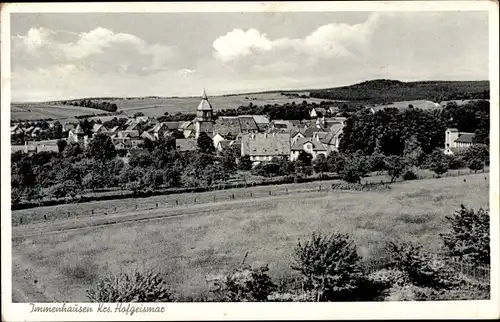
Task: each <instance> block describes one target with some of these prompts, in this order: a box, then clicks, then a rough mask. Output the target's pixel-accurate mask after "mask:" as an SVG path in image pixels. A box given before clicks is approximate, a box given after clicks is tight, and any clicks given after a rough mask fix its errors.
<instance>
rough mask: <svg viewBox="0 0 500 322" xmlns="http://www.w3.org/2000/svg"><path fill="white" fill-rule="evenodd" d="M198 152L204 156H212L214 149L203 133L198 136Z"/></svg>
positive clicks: (212, 142) (211, 142) (210, 139)
mask: <svg viewBox="0 0 500 322" xmlns="http://www.w3.org/2000/svg"><path fill="white" fill-rule="evenodd" d="M197 143H198V151H200V152H201V153H205V154H214V153H215V147H214V141H213V140H212V138H210V137H209V136H208V134H206V133H205V132H202V133H200V135H199V136H198V141H197Z"/></svg>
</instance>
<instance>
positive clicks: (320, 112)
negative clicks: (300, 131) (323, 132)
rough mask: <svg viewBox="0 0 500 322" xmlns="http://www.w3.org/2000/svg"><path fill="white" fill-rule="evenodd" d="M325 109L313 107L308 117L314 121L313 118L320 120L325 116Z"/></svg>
mask: <svg viewBox="0 0 500 322" xmlns="http://www.w3.org/2000/svg"><path fill="white" fill-rule="evenodd" d="M326 112H327V110H326V108H324V107H316V106H315V107H313V108H312V109H311V111H310V112H309V116H310V117H311V118H312V119H315V118H322V117H325V116H326Z"/></svg>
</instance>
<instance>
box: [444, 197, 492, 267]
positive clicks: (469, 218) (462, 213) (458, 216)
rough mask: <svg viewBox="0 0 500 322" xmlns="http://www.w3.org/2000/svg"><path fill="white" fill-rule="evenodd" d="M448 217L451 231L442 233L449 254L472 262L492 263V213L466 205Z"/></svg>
mask: <svg viewBox="0 0 500 322" xmlns="http://www.w3.org/2000/svg"><path fill="white" fill-rule="evenodd" d="M446 219H447V220H448V223H449V224H450V226H451V227H450V231H449V232H447V233H444V234H441V237H442V239H443V243H444V246H445V248H446V249H447V254H448V255H449V256H452V257H458V258H459V259H460V260H465V261H468V262H472V263H482V264H487V265H489V263H490V214H489V211H485V210H483V209H482V208H480V209H479V210H478V211H476V212H475V211H474V210H473V209H467V208H465V207H464V205H462V206H461V208H460V210H458V211H456V212H455V213H454V214H453V215H452V216H447V217H446Z"/></svg>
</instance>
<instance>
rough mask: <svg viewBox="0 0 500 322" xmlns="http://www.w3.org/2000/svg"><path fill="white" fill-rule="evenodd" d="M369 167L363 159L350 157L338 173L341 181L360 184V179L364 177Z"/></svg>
mask: <svg viewBox="0 0 500 322" xmlns="http://www.w3.org/2000/svg"><path fill="white" fill-rule="evenodd" d="M369 170H370V165H369V164H368V162H367V159H366V158H364V157H354V156H353V157H351V158H350V159H348V160H347V161H346V162H345V164H344V167H343V169H342V170H341V172H340V176H341V177H342V180H344V181H346V182H349V183H355V182H357V183H361V178H362V177H364V176H366V174H367V173H368V171H369Z"/></svg>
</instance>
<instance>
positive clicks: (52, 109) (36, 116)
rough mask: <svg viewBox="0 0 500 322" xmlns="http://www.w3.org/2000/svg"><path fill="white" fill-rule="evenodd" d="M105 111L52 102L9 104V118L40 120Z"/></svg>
mask: <svg viewBox="0 0 500 322" xmlns="http://www.w3.org/2000/svg"><path fill="white" fill-rule="evenodd" d="M104 112H105V111H102V110H98V109H94V108H87V107H80V106H69V105H52V104H42V103H40V104H38V103H32V104H31V103H30V104H11V106H10V118H11V120H14V121H15V120H40V119H48V118H51V119H54V120H56V119H58V120H60V119H66V118H73V117H75V116H79V115H89V114H94V113H96V114H98V113H104Z"/></svg>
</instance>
